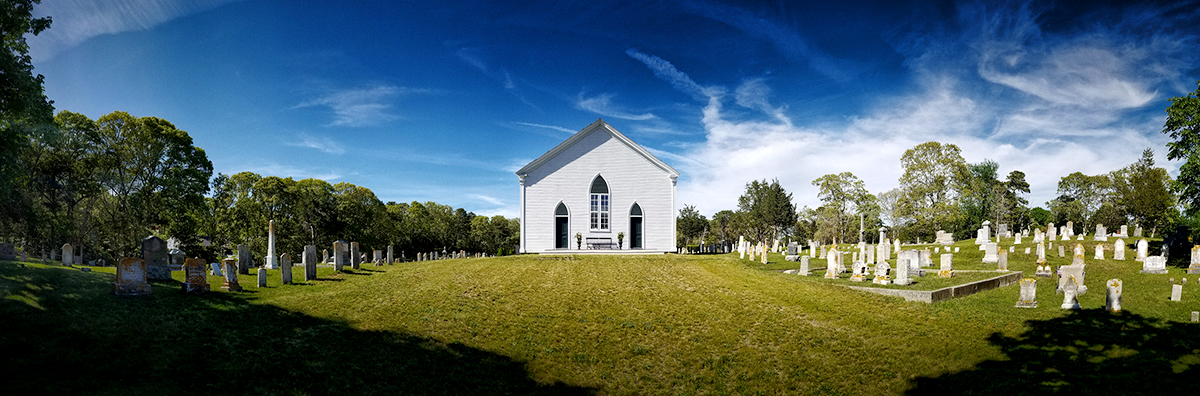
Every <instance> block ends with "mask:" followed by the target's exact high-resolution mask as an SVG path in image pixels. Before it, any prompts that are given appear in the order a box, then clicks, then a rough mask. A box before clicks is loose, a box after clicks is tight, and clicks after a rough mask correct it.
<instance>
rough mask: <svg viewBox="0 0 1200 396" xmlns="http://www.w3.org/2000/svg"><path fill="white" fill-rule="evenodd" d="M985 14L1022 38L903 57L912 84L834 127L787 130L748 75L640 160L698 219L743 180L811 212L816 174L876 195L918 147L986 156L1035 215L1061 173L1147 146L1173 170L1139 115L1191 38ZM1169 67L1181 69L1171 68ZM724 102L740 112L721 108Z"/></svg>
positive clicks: (1175, 73) (1156, 122)
mask: <svg viewBox="0 0 1200 396" xmlns="http://www.w3.org/2000/svg"><path fill="white" fill-rule="evenodd" d="M969 12H970V10H966V11H964V13H967V14H969ZM990 12H1001V13H1009V15H1008V16H1007V17H1004V18H998V20H1003V21H1007V23H1008V25H1004V26H999V27H997V26H993V30H994V29H996V28H1007V29H1012V30H1022V29H1023V30H1022V31H1023V32H1026V33H1021V34H1014V35H1011V36H1012V37H1014V39H1013V40H1012V41H1010V42H1006V43H1004V44H1003V45H999V44H996V40H997V39H996V37H1005V36H1004V35H1000V34H993V35H988V34H978V33H979V32H962V33H961V34H962V37H960V41H958V42H957V43H955V44H949V45H957V47H955V48H953V49H954V50H956V51H957V53H956V52H955V51H948V50H947V48H945V47H936V48H935V47H927V48H923V49H921V50H919V51H914V52H912V53H909V54H907V55H908V56H909V60H910V62H909V63H908V64H909V65H910V67H911V68H912V69H913V70H912V71H913V76H914V78H913V81H914V83H913V85H912V86H911V87H908V88H905V89H902V90H900V91H899V93H897V94H894V95H891V96H888V97H881V98H877V99H876V101H875V102H874V103H873V104H872V105H870V106H868V107H867V108H866V109H865V110H864V111H862V112H861V113H860V114H859V115H857V116H852V117H849V118H847V119H845V120H844V121H843V122H834V123H827V124H821V125H803V124H797V123H795V122H794V121H793V120H792V118H791V117H790V116H789V115H788V112H787V111H786V107H785V106H781V105H775V104H773V103H772V102H773V99H772V97H771V90H770V86H769V83H770V81H769V80H764V79H755V78H750V79H747V80H745V81H743V82H742V83H741V84H740V85H739V86H738V87H736V88H734V89H733V90H732V92H733V93H734V95H732V96H733V97H732V98H728V97H724V96H709V99H708V102H707V103H706V104H705V105H704V107H703V116H702V117H701V119H700V120H699V121H700V124H701V125H702V126H703V128H704V130H705V133H706V139H705V141H703V142H701V143H698V144H693V145H686V146H683V147H682V148H681V149H680V150H679V151H677V152H676V153H675V154H672V153H669V152H664V151H659V150H653V151H652V153H654V154H655V155H656V156H659V157H660V158H663V159H664V160H667V161H668V162H669V163H672V164H673V165H675V166H676V167H677V169H679V170H680V171H681V172H682V173H683V174H684V175H683V180H682V181H681V182H680V184H679V190H678V191H679V199H678V202H680V203H681V204H684V203H686V204H690V205H696V206H697V207H698V208H699V209H700V210H701V211H702V212H705V213H712V212H715V211H718V210H724V209H731V208H734V207H736V204H737V197H738V196H739V195H740V194H741V193H742V192H743V191H744V185H745V183H747V182H749V181H751V180H762V179H768V180H769V179H773V178H778V179H779V180H780V182H781V183H782V184H783V185H784V187H785V188H787V189H788V190H789V191H790V192H793V193H794V194H795V195H794V196H795V202H796V203H797V204H800V205H807V206H810V207H816V206H818V205H820V202H819V200H818V198H817V191H816V190H815V187H813V186H812V185H811V182H812V180H814V179H816V178H818V177H820V176H822V175H825V174H831V173H840V172H846V171H849V172H852V173H854V174H855V175H856V176H858V177H859V178H860V179H862V180H863V181H864V182H865V183H866V186H867V188H868V190H870V191H872V192H882V191H887V190H889V189H892V188H895V187H897V186H898V185H899V179H900V177H901V175H902V172H903V169H902V168H901V167H900V157H901V156H902V155H903V154H904V152H905V151H906V150H908V149H910V148H912V147H914V146H916V145H918V144H921V143H924V142H927V141H938V142H942V143H950V144H955V145H957V146H959V147H960V148H961V149H962V152H963V156H964V158H965V159H966V160H967V161H968V162H972V163H974V162H979V161H982V160H984V159H992V160H995V161H997V162H998V163H999V164H1000V165H1001V169H1000V175H1001V177H1003V176H1005V175H1007V174H1008V172H1009V171H1012V170H1020V171H1023V172H1024V173H1025V174H1026V179H1027V181H1028V182H1029V183H1030V185H1031V189H1032V193H1031V194H1030V196H1029V197H1028V198H1029V200H1030V203H1031V205H1034V206H1040V205H1044V203H1045V202H1046V201H1047V200H1050V199H1053V197H1054V196H1056V188H1057V186H1056V185H1057V182H1058V181H1059V179H1060V178H1061V177H1063V176H1066V175H1067V174H1069V173H1071V172H1076V171H1079V172H1083V173H1085V174H1101V173H1106V172H1109V171H1112V170H1115V169H1119V168H1121V167H1123V166H1126V165H1128V164H1130V163H1132V162H1134V161H1136V160H1137V158H1138V156H1139V155H1140V153H1141V150H1143V149H1145V148H1147V147H1150V148H1155V149H1156V152H1158V153H1157V156H1158V158H1157V160H1158V161H1159V162H1158V163H1159V164H1160V165H1162V166H1165V167H1168V168H1172V167H1174V166H1177V165H1172V164H1170V163H1167V162H1166V161H1164V158H1163V157H1164V155H1163V153H1162V151H1163V150H1162V149H1161V148H1162V147H1163V145H1164V143H1165V141H1166V138H1165V137H1164V136H1162V135H1161V134H1160V133H1158V130H1159V129H1161V127H1162V125H1161V123H1162V119H1161V118H1158V117H1146V116H1142V115H1140V114H1142V113H1140V112H1143V111H1144V107H1145V106H1148V105H1149V104H1150V103H1161V102H1162V98H1163V96H1164V95H1163V93H1162V92H1161V91H1162V90H1164V89H1171V87H1173V84H1174V83H1173V82H1172V81H1171V79H1173V78H1179V76H1182V75H1184V73H1185V72H1186V71H1187V70H1191V69H1194V68H1195V67H1196V66H1197V57H1196V56H1195V55H1194V54H1192V53H1191V52H1189V51H1191V50H1189V48H1191V49H1194V48H1195V46H1194V45H1183V44H1186V43H1194V42H1195V41H1194V40H1195V38H1194V37H1193V36H1177V35H1172V34H1169V33H1166V32H1164V31H1161V30H1158V29H1155V28H1153V26H1151V25H1147V26H1146V28H1147V29H1146V30H1147V31H1148V33H1145V34H1141V35H1122V34H1114V33H1112V32H1106V31H1082V32H1069V33H1058V35H1051V34H1046V33H1043V32H1040V30H1036V29H1033V28H1034V27H1035V26H1025V25H1022V24H1024V23H1031V22H1030V21H1033V20H1034V19H1032V18H1023V17H1021V16H1020V15H1019V14H1020V13H1022V12H1028V10H1024V9H1015V10H1014V9H1007V10H993V11H990ZM980 17H988V18H994V17H995V15H992V14H990V13H988V14H986V15H982V16H980ZM967 19H970V18H969V15H968V18H967ZM1152 21H1153V19H1148V20H1147V22H1146V23H1148V24H1152V23H1153V22H1152ZM977 22H978V23H979V24H984V22H986V21H977ZM962 23H963V25H964V26H969V25H972V24H974V23H975V22H972V21H969V20H967V21H963V22H962ZM1034 31H1036V33H1037V34H1038V35H1039V37H1038V38H1037V39H1029V37H1031V36H1030V35H1029V34H1030V33H1028V32H1034ZM1131 37H1132V38H1131ZM1018 38H1024V39H1023V40H1017V39H1018ZM1131 40H1132V41H1131ZM927 41H930V42H939V41H940V42H947V41H954V40H946V39H944V38H939V39H932V40H927ZM1154 43H1157V44H1154ZM997 48H1004V51H1007V52H1004V53H1007V54H1008V55H1002V54H1001V52H1003V51H998V50H997ZM962 51H967V52H966V53H963V52H962ZM1142 52H1145V53H1142ZM1125 56H1128V57H1130V60H1125V59H1124V58H1123V57H1125ZM1180 58H1182V59H1185V60H1187V61H1186V62H1178V61H1177V60H1176V59H1180ZM963 59H969V60H970V62H976V63H974V64H975V65H977V74H971V73H966V74H964V73H963V67H962V66H963V63H962V62H963ZM1093 63H1094V64H1093ZM1147 63H1149V65H1146V64H1147ZM1011 65H1016V66H1011ZM647 66H648V67H649V68H650V70H651V71H654V72H655V75H657V76H659V77H660V78H663V79H664V80H665V81H667V82H668V83H670V85H671V86H672V87H673V88H675V89H677V90H680V91H683V92H685V93H691V92H695V90H694V89H695V88H693V87H695V86H699V84H694V85H693V84H680V83H678V82H679V81H683V82H688V81H692V80H691V79H690V77H688V76H687V75H686V74H684V73H683V72H678V71H677V70H676V71H677V72H678V74H677V75H676V74H667V75H666V77H664V76H663V75H660V73H658V69H656V68H655V66H653V65H651V64H650V63H647ZM672 70H674V69H672ZM712 89H713V90H717V89H723V88H721V87H713V88H712ZM1005 89H1011V90H1012V91H1011V93H1010V94H1006V97H1005V98H1004V100H997V99H996V98H995V96H996V95H997V90H1005ZM1008 96H1011V98H1010V97H1008ZM730 105H736V106H738V108H739V109H748V110H749V111H747V110H739V111H731V110H730V109H728V108H727V107H728V106H730Z"/></svg>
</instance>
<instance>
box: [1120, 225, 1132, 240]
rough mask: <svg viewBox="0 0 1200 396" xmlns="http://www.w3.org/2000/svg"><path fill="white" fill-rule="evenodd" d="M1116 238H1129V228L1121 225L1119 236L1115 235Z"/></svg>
mask: <svg viewBox="0 0 1200 396" xmlns="http://www.w3.org/2000/svg"><path fill="white" fill-rule="evenodd" d="M1117 236H1118V237H1121V238H1129V226H1127V225H1122V226H1121V233H1120V234H1117Z"/></svg>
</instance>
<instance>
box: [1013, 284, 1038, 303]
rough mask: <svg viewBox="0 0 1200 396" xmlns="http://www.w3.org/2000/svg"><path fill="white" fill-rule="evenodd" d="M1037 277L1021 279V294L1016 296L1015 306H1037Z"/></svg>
mask: <svg viewBox="0 0 1200 396" xmlns="http://www.w3.org/2000/svg"><path fill="white" fill-rule="evenodd" d="M1037 306H1038V303H1037V279H1033V278H1025V279H1021V296H1020V297H1019V298H1017V308H1037Z"/></svg>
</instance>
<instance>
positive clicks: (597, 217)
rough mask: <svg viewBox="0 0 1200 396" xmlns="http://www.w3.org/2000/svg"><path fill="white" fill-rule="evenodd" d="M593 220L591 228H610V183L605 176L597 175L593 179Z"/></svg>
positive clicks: (591, 199) (591, 200)
mask: <svg viewBox="0 0 1200 396" xmlns="http://www.w3.org/2000/svg"><path fill="white" fill-rule="evenodd" d="M589 201H590V202H591V205H590V206H591V211H590V213H591V222H590V226H589V228H590V229H592V230H608V183H605V182H604V177H603V176H599V175H597V176H596V179H595V180H592V189H591V198H590V199H589Z"/></svg>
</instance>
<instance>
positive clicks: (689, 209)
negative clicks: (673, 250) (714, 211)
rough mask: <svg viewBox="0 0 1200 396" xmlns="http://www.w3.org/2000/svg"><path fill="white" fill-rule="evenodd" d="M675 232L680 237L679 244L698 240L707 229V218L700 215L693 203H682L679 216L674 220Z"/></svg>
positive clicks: (684, 244) (687, 243)
mask: <svg viewBox="0 0 1200 396" xmlns="http://www.w3.org/2000/svg"><path fill="white" fill-rule="evenodd" d="M675 228H676V230H675V233H676V234H678V237H679V239H680V241H679V242H680V246H686V245H689V244H693V242H698V241H699V240H700V239H701V238H703V236H704V233H705V231H708V220H707V219H705V218H704V215H701V214H700V212H699V211H697V210H696V207H695V206H693V205H687V204H684V205H683V209H680V210H679V218H678V219H676V220H675Z"/></svg>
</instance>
